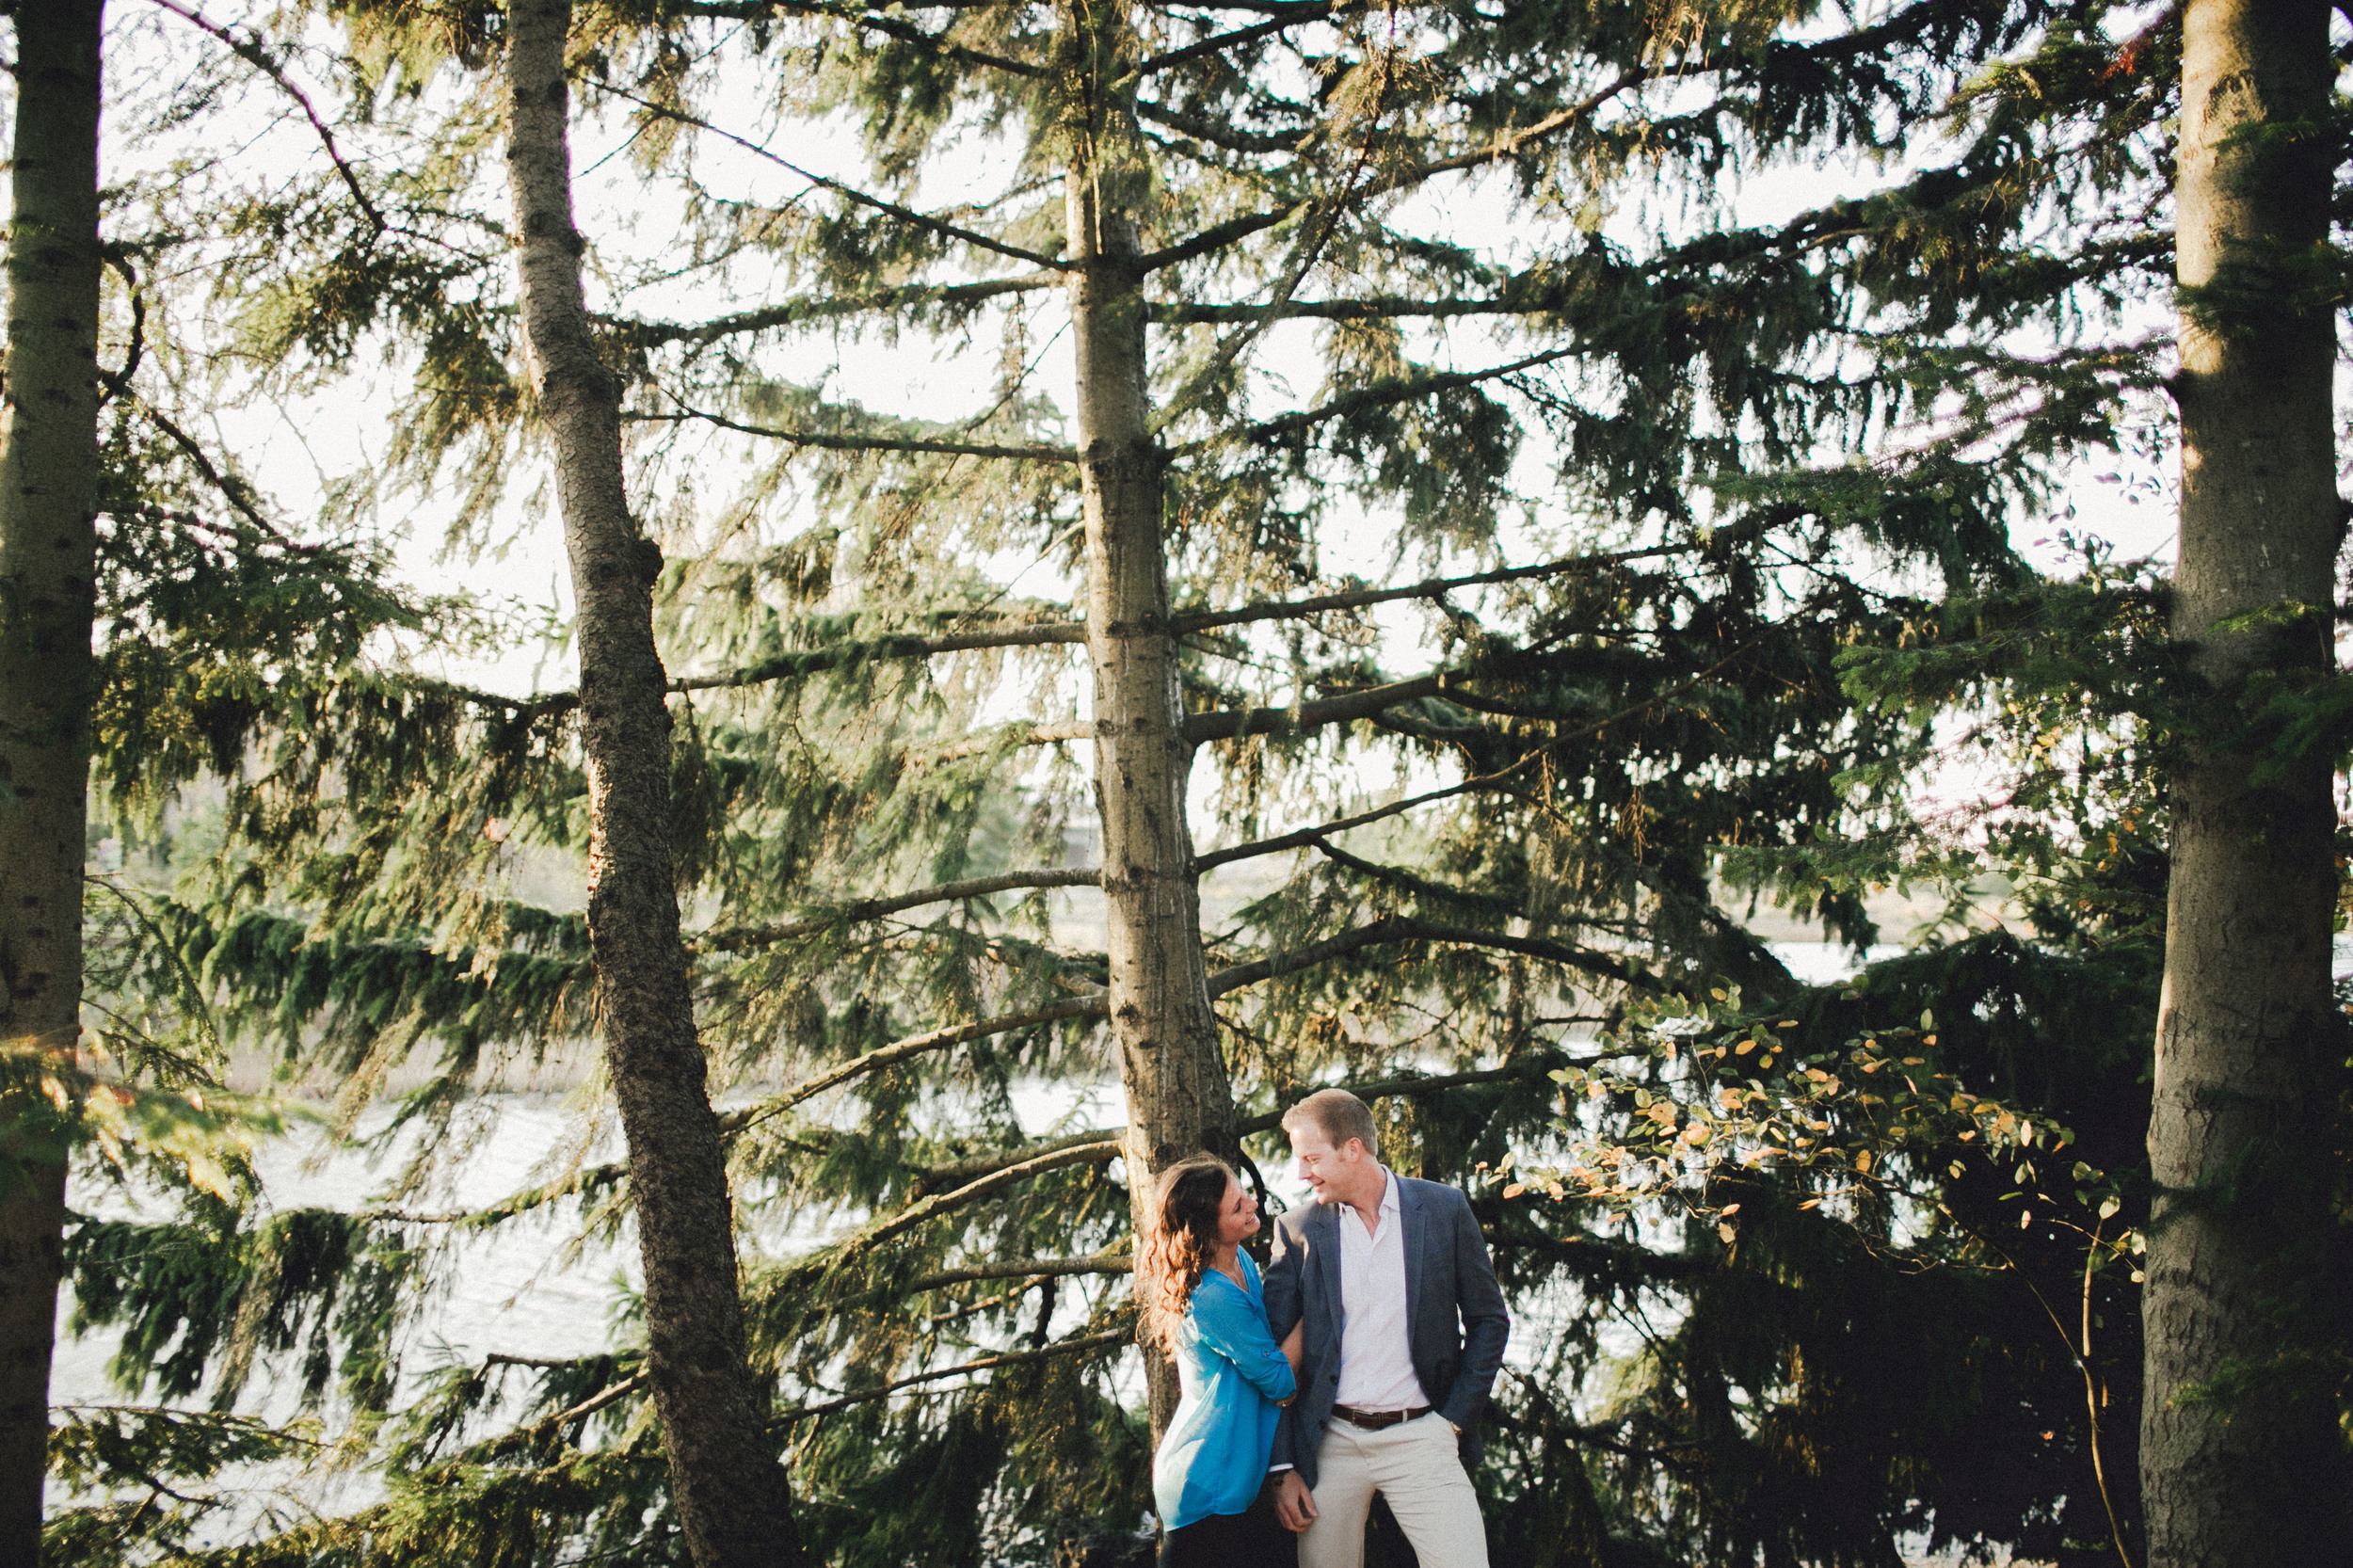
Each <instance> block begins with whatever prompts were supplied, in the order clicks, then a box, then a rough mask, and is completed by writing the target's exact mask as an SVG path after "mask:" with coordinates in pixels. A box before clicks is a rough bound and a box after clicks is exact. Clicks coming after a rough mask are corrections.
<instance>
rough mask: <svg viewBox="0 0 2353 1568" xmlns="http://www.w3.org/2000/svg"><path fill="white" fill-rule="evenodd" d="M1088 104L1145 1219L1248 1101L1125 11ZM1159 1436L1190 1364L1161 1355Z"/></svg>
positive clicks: (1090, 620) (1093, 38) (1082, 221)
mask: <svg viewBox="0 0 2353 1568" xmlns="http://www.w3.org/2000/svg"><path fill="white" fill-rule="evenodd" d="M1063 25H1064V48H1065V50H1066V51H1067V55H1066V58H1067V59H1068V60H1069V63H1070V65H1071V67H1072V70H1073V74H1074V77H1075V78H1076V80H1077V81H1078V82H1079V83H1080V84H1082V86H1081V87H1080V89H1079V90H1078V91H1077V93H1076V94H1075V96H1076V99H1077V103H1078V105H1079V106H1078V107H1075V108H1074V110H1073V113H1072V115H1071V119H1070V122H1069V123H1070V133H1069V134H1070V136H1071V143H1072V145H1071V157H1070V162H1069V171H1070V172H1069V178H1068V184H1067V190H1068V198H1067V213H1068V219H1067V220H1068V224H1069V243H1068V245H1067V247H1066V248H1065V253H1066V254H1067V255H1068V256H1069V257H1070V258H1071V260H1072V261H1073V262H1074V263H1075V266H1074V268H1073V270H1072V272H1071V276H1070V317H1071V330H1072V335H1073V337H1074V339H1075V342H1076V346H1077V359H1078V377H1079V384H1078V397H1077V402H1078V413H1079V453H1080V459H1079V474H1080V490H1081V494H1082V497H1083V500H1084V504H1085V509H1086V555H1087V587H1086V593H1087V598H1086V617H1087V656H1088V661H1089V663H1090V664H1092V666H1093V669H1094V675H1095V781H1096V798H1097V804H1098V807H1099V808H1100V810H1101V813H1102V820H1103V898H1104V903H1105V904H1106V905H1107V906H1108V910H1109V920H1110V930H1109V931H1108V933H1107V934H1106V940H1107V946H1106V952H1108V954H1109V956H1110V961H1111V996H1110V1004H1111V1027H1112V1039H1113V1040H1114V1041H1115V1042H1116V1044H1117V1046H1118V1048H1119V1067H1120V1080H1121V1082H1122V1085H1123V1086H1124V1087H1125V1089H1126V1090H1127V1096H1128V1151H1127V1163H1128V1189H1129V1192H1130V1193H1131V1197H1132V1202H1133V1204H1134V1207H1135V1217H1136V1220H1137V1221H1138V1223H1139V1225H1140V1224H1141V1222H1142V1220H1143V1209H1144V1202H1145V1200H1146V1198H1147V1197H1148V1196H1149V1193H1150V1191H1151V1185H1152V1178H1153V1177H1154V1176H1156V1175H1158V1173H1159V1172H1160V1170H1162V1169H1163V1168H1164V1167H1166V1166H1167V1165H1169V1164H1170V1163H1172V1162H1173V1161H1175V1160H1182V1159H1184V1158H1185V1157H1186V1156H1188V1155H1193V1154H1197V1153H1199V1152H1201V1151H1202V1150H1204V1149H1210V1150H1215V1151H1217V1152H1220V1153H1224V1154H1229V1155H1230V1154H1231V1153H1232V1151H1233V1147H1234V1132H1233V1098H1232V1095H1231V1092H1230V1090H1229V1088H1228V1085H1227V1081H1226V1076H1225V1061H1224V1059H1223V1057H1222V1056H1221V1055H1220V1054H1219V1051H1218V1042H1217V1017H1216V1015H1215V1014H1213V1013H1212V1012H1211V1011H1210V1008H1209V973H1208V969H1207V968H1206V966H1205V965H1204V964H1203V961H1202V955H1201V899H1200V888H1199V885H1198V882H1197V879H1196V875H1195V872H1194V871H1193V835H1192V831H1191V829H1190V828H1189V827H1188V826H1187V825H1186V822H1185V793H1186V790H1185V786H1186V779H1187V776H1188V775H1189V774H1190V773H1191V771H1192V753H1191V749H1190V748H1189V747H1188V746H1187V744H1186V743H1185V739H1184V702H1183V697H1182V695H1181V691H1180V687H1179V682H1178V669H1177V637H1176V632H1175V628H1174V626H1173V624H1172V623H1171V620H1170V615H1169V597H1168V552H1167V545H1166V541H1165V539H1164V538H1163V536H1162V515H1161V512H1162V508H1161V488H1162V485H1163V483H1164V474H1165V470H1166V458H1165V456H1164V455H1163V454H1162V453H1161V451H1160V445H1159V443H1158V441H1157V440H1155V439H1154V437H1153V434H1152V429H1151V387H1150V381H1149V377H1148V375H1147V369H1146V363H1145V354H1144V275H1143V273H1142V272H1141V271H1139V270H1138V268H1137V266H1136V260H1137V257H1138V255H1139V254H1140V252H1141V245H1140V233H1139V227H1140V217H1141V214H1140V211H1139V209H1140V208H1141V206H1142V202H1143V198H1144V191H1145V189H1146V188H1147V186H1146V181H1145V179H1144V170H1143V168H1142V167H1141V159H1140V155H1139V150H1140V147H1141V142H1140V138H1138V137H1137V136H1136V135H1135V122H1134V109H1133V104H1132V102H1131V100H1130V98H1129V96H1128V95H1129V94H1131V93H1132V90H1133V89H1132V87H1127V88H1123V87H1120V86H1118V85H1117V84H1119V83H1120V81H1121V80H1122V78H1123V77H1124V78H1126V79H1127V80H1128V82H1132V81H1133V77H1132V74H1131V72H1132V71H1133V68H1134V64H1135V55H1136V40H1135V35H1134V33H1133V32H1132V30H1131V29H1130V27H1129V24H1128V17H1127V13H1126V9H1125V8H1124V7H1121V6H1111V7H1073V8H1070V9H1068V10H1067V11H1065V13H1064V24H1063ZM1144 1359H1145V1364H1146V1366H1147V1367H1148V1368H1150V1370H1151V1379H1150V1386H1151V1398H1152V1432H1153V1437H1154V1440H1155V1441H1156V1442H1157V1441H1158V1439H1159V1436H1160V1432H1162V1431H1164V1430H1165V1429H1166V1427H1167V1424H1168V1417H1169V1415H1170V1414H1171V1412H1173V1411H1174V1410H1175V1408H1176V1400H1177V1384H1176V1372H1175V1368H1172V1367H1170V1366H1169V1365H1168V1364H1167V1363H1166V1362H1165V1360H1164V1359H1163V1358H1162V1357H1161V1356H1160V1355H1159V1354H1157V1353H1154V1352H1149V1351H1147V1352H1146V1353H1145V1357H1144Z"/></svg>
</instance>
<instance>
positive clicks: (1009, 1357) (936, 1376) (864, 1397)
mask: <svg viewBox="0 0 2353 1568" xmlns="http://www.w3.org/2000/svg"><path fill="white" fill-rule="evenodd" d="M1134 1342H1135V1334H1134V1331H1133V1330H1130V1329H1112V1330H1110V1331H1108V1332H1106V1333H1103V1334H1091V1335H1087V1336H1084V1337H1082V1338H1078V1339H1064V1340H1060V1341H1058V1342H1057V1343H1054V1344H1051V1345H1046V1346H1042V1347H1040V1348H1039V1349H1037V1350H1033V1351H1009V1352H1006V1353H1005V1354H1003V1355H992V1356H990V1357H988V1358H987V1359H986V1360H984V1361H968V1362H966V1363H965V1364H964V1365H963V1366H961V1367H941V1368H936V1369H934V1370H932V1371H928V1372H917V1373H915V1374H914V1375H913V1376H911V1377H904V1378H900V1379H898V1380H897V1381H895V1382H892V1383H887V1384H883V1385H882V1386H881V1387H880V1388H869V1389H861V1390H860V1391H858V1392H857V1393H856V1394H844V1395H842V1396H841V1398H840V1399H838V1400H827V1401H825V1402H824V1404H812V1405H803V1406H802V1407H801V1408H800V1409H798V1410H788V1411H786V1412H785V1413H784V1414H783V1415H781V1416H776V1417H775V1418H774V1424H775V1425H777V1426H782V1425H784V1424H785V1423H786V1422H788V1421H802V1420H807V1419H808V1418H809V1417H811V1416H830V1415H832V1414H833V1413H834V1412H835V1411H837V1410H847V1409H849V1408H850V1406H852V1405H855V1404H867V1403H870V1402H872V1400H885V1399H888V1398H889V1397H890V1396H891V1395H893V1394H896V1393H898V1392H899V1391H900V1390H901V1389H903V1388H912V1387H914V1386H915V1385H916V1384H919V1383H936V1382H938V1381H939V1380H940V1379H941V1378H952V1377H955V1376H958V1375H959V1374H961V1373H965V1372H985V1371H990V1370H993V1369H994V1368H999V1367H1018V1366H1021V1365H1023V1364H1024V1363H1027V1362H1032V1361H1048V1360H1051V1359H1053V1358H1054V1357H1057V1356H1064V1355H1071V1354H1074V1353H1076V1352H1080V1351H1092V1350H1100V1349H1103V1348H1105V1347H1107V1346H1111V1345H1128V1344H1133V1343H1134Z"/></svg>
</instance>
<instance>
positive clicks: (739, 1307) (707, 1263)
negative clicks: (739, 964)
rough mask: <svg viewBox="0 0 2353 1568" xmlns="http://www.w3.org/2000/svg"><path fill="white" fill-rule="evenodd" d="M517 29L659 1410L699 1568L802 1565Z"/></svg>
mask: <svg viewBox="0 0 2353 1568" xmlns="http://www.w3.org/2000/svg"><path fill="white" fill-rule="evenodd" d="M507 26H508V40H507V51H508V53H507V62H508V64H507V77H508V83H507V85H508V91H509V96H508V103H507V116H508V118H507V174H508V181H509V184H510V187H511V189H512V193H513V198H514V212H515V232H516V234H517V236H518V244H519V247H520V251H519V256H520V270H521V275H522V290H521V297H522V318H523V341H524V345H525V350H526V353H527V355H528V359H529V367H530V373H531V382H532V391H533V394H534V396H535V397H536V400H537V403H538V413H539V417H540V419H541V420H542V421H544V422H545V424H546V425H547V429H548V432H549V434H550V436H551V437H552V439H553V442H554V448H555V475H556V491H557V496H558V499H559V501H560V503H561V505H562V509H563V514H564V539H565V546H566V550H567V552H568V555H569V557H570V562H571V580H572V595H573V600H574V602H575V604H576V606H577V610H578V620H577V623H576V635H577V636H578V638H579V643H580V697H581V733H582V743H583V747H584V751H585V753H586V757H587V771H588V809H589V826H590V843H589V857H588V878H589V893H588V934H589V940H590V944H591V947H592V950H593V952H594V955H595V959H596V966H597V984H598V998H599V1003H600V1013H601V1016H602V1021H603V1032H604V1047H605V1060H606V1064H607V1065H608V1068H609V1070H610V1072H611V1075H612V1080H613V1092H614V1097H615V1098H616V1100H617V1101H618V1103H619V1106H620V1112H621V1128H622V1131H623V1133H624V1134H625V1136H626V1137H627V1139H628V1142H629V1177H630V1194H631V1197H632V1201H633V1205H634V1208H635V1212H636V1217H637V1233H638V1240H639V1244H640V1248H641V1251H642V1255H643V1258H644V1263H645V1272H646V1327H647V1337H648V1357H647V1360H648V1375H649V1381H650V1383H651V1384H652V1391H653V1400H654V1409H655V1412H656V1414H657V1415H658V1416H660V1418H661V1421H662V1436H663V1445H664V1449H665V1450H666V1452H667V1454H668V1458H669V1465H670V1484H671V1496H672V1499H673V1501H674V1503H675V1505H676V1507H677V1510H678V1517H679V1525H680V1529H681V1531H682V1532H683V1534H684V1536H685V1538H686V1544H687V1549H688V1550H689V1551H690V1552H691V1553H692V1554H693V1556H694V1560H695V1561H696V1563H697V1564H698V1565H699V1568H752V1565H754V1564H760V1565H763V1568H768V1565H775V1564H792V1563H797V1562H799V1561H800V1560H802V1552H801V1549H800V1544H799V1540H798V1537H797V1535H796V1533H795V1531H794V1528H793V1521H792V1503H791V1497H790V1495H789V1493H788V1490H787V1486H786V1480H785V1473H784V1470H783V1468H782V1466H781V1465H779V1464H777V1463H776V1450H775V1446H774V1445H773V1444H772V1443H771V1442H770V1441H769V1437H768V1433H767V1430H766V1424H765V1419H764V1417H765V1415H766V1408H767V1400H766V1398H765V1397H764V1394H763V1392H762V1390H761V1389H760V1385H759V1384H758V1382H757V1381H756V1380H755V1379H754V1377H753V1376H752V1372H751V1369H750V1367H749V1366H748V1364H747V1363H746V1360H745V1357H744V1317H743V1304H742V1300H741V1297H740V1295H739V1294H738V1288H737V1277H736V1258H735V1230H734V1217H733V1212H732V1208H731V1207H730V1202H729V1198H728V1176H727V1161H726V1154H725V1150H724V1148H723V1147H722V1145H721V1143H720V1137H719V1123H718V1118H717V1116H716V1115H715V1114H714V1113H713V1112H712V1109H711V1099H710V1096H709V1093H708V1091H707V1086H706V1075H705V1064H704V1059H703V1051H702V1044H701V1041H700V1039H699V1038H698V1037H697V1035H696V1028H695V1009H694V997H693V993H692V992H691V991H690V989H689V987H688V984H687V972H686V951H685V948H684V946H683V945H682V943H681V941H680V934H679V908H678V890H677V887H676V882H675V874H674V869H673V862H672V855H671V845H670V837H669V824H670V718H669V711H668V708H667V706H666V697H665V693H666V686H667V682H666V678H665V676H664V671H663V667H662V658H661V654H660V653H659V651H658V650H657V649H656V648H655V646H654V638H653V598H652V587H653V582H654V578H655V575H656V573H657V571H658V569H659V568H660V565H661V558H662V557H661V552H660V551H659V549H657V548H656V547H655V545H654V544H653V542H652V541H651V540H649V539H648V538H646V537H645V536H643V535H642V534H640V533H639V532H638V529H637V524H636V520H634V519H633V518H632V516H631V515H630V510H629V499H628V495H627V492H626V490H625V488H624V487H623V482H622V474H621V430H620V382H619V379H618V377H617V376H615V375H614V373H613V372H612V371H611V369H609V368H608V367H607V366H606V365H605V364H604V363H603V361H602V360H600V357H599V355H598V350H597V343H596V338H595V334H594V332H593V331H592V329H591V328H590V325H589V320H588V312H587V309H586V305H585V303H584V296H583V293H582V289H581V271H580V256H581V251H582V248H583V246H582V241H581V238H580V234H579V232H578V231H577V230H576V229H575V228H574V227H573V224H572V198H571V154H570V149H569V145H568V130H567V124H566V118H567V113H568V102H569V93H568V88H567V85H566V80H565V73H564V52H565V41H566V39H567V37H568V34H569V32H570V27H571V5H570V0H518V3H517V4H516V5H514V6H513V7H512V8H510V9H509V12H508V21H507Z"/></svg>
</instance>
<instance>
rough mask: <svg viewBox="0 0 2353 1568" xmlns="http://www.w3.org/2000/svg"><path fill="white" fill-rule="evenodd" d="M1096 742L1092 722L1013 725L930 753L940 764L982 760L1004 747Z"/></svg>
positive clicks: (1079, 720) (1076, 721) (1083, 720)
mask: <svg viewBox="0 0 2353 1568" xmlns="http://www.w3.org/2000/svg"><path fill="white" fill-rule="evenodd" d="M1093 739H1095V725H1094V723H1093V722H1092V721H1091V720H1087V719H1078V720H1074V721H1072V722H1071V723H1069V724H1013V725H1007V726H1005V727H1004V728H1001V729H999V730H996V731H994V732H990V733H984V734H979V735H972V736H968V737H967V738H966V739H964V740H961V741H956V742H952V743H951V744H948V745H944V746H942V747H940V748H939V749H938V750H936V751H934V752H932V753H930V754H929V755H930V757H931V760H933V761H936V762H952V761H955V760H959V759H961V758H966V757H981V756H985V755H986V754H987V753H989V752H992V751H995V750H997V749H998V748H999V747H1000V746H1043V745H1054V744H1059V743H1061V742H1064V741H1091V740H1093Z"/></svg>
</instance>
